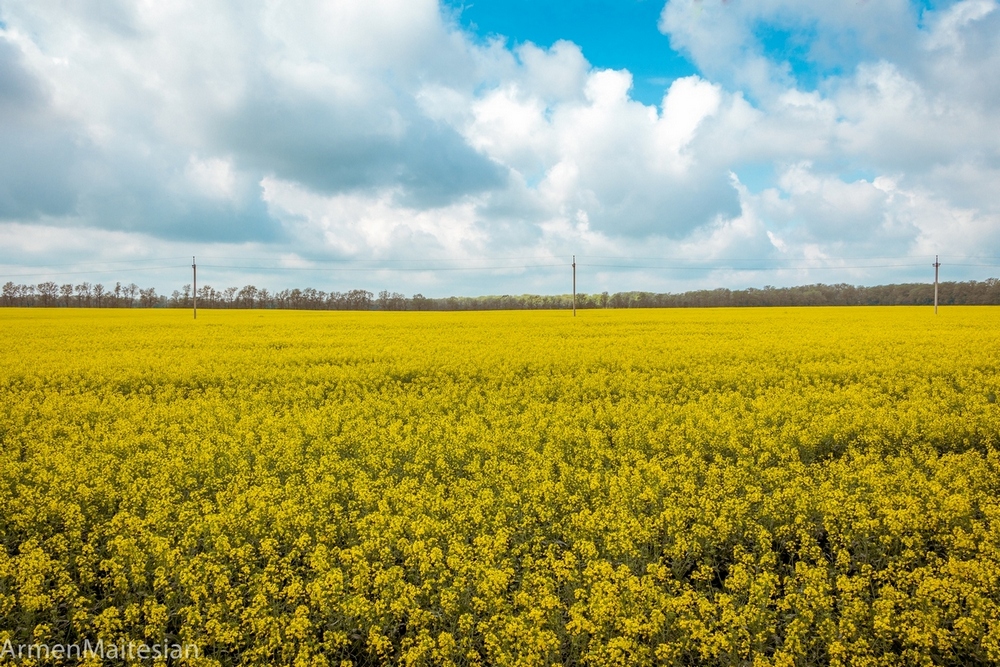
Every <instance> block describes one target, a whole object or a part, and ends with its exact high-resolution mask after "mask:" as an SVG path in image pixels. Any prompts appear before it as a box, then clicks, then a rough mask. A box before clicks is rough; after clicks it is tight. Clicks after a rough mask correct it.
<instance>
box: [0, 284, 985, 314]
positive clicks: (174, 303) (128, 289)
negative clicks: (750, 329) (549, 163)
mask: <svg viewBox="0 0 1000 667" xmlns="http://www.w3.org/2000/svg"><path fill="white" fill-rule="evenodd" d="M938 294H939V297H938V298H939V302H940V303H941V304H943V305H949V304H953V305H960V304H962V305H998V304H1000V280H998V279H996V278H989V279H987V280H984V281H982V282H977V281H975V280H971V281H968V282H947V283H941V284H940V286H939V292H938ZM193 296H194V295H193V294H192V291H191V286H190V285H185V286H184V287H183V288H181V289H180V290H174V291H173V293H172V294H170V296H167V295H165V294H157V292H156V289H155V288H153V287H148V288H145V289H142V288H140V287H139V286H138V285H136V284H135V283H130V284H128V285H122V284H121V283H120V282H118V283H115V285H114V286H113V287H105V286H104V285H103V284H101V283H96V284H91V283H88V282H83V283H80V284H78V285H72V284H69V283H67V284H65V285H58V284H56V283H54V282H44V283H39V284H37V285H16V284H14V283H13V282H8V283H6V284H5V285H4V286H3V294H2V301H0V305H3V306H8V307H47V308H60V307H61V308H68V307H73V308H191V307H192V306H193V305H194V304H193ZM197 300H198V307H199V308H272V309H282V308H285V309H296V310H543V309H566V308H572V306H573V299H572V296H571V295H569V294H559V295H552V296H545V295H537V294H522V295H519V296H511V295H508V294H504V295H503V296H475V297H469V296H450V297H446V298H428V297H425V296H423V295H422V294H414V295H413V296H410V297H407V296H406V295H404V294H400V293H399V292H389V291H386V290H383V291H381V292H379V293H378V294H374V293H372V292H369V291H368V290H361V289H356V290H350V291H347V292H324V291H322V290H317V289H313V288H312V287H307V288H305V289H285V290H281V291H275V292H272V291H269V290H267V289H259V288H257V287H255V286H254V285H246V286H244V287H242V288H240V287H227V288H226V289H223V290H216V289H215V288H213V287H212V286H211V285H204V286H202V287H200V288H198V294H197ZM932 303H934V286H933V285H931V284H925V283H906V284H900V285H878V286H875V287H859V286H855V285H847V284H843V283H842V284H838V285H823V284H816V285H802V286H799V287H770V286H768V287H764V288H763V289H756V288H753V287H751V288H748V289H743V290H729V289H714V290H699V291H694V292H681V293H678V294H671V293H665V294H657V293H654V292H616V293H615V294H609V293H607V292H603V293H601V294H577V295H576V307H577V308H581V309H586V308H718V307H749V306H918V305H928V304H932Z"/></svg>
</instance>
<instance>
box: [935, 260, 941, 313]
mask: <svg viewBox="0 0 1000 667" xmlns="http://www.w3.org/2000/svg"><path fill="white" fill-rule="evenodd" d="M939 266H941V262H939V261H938V256H937V255H934V314H935V315H937V304H938V267H939Z"/></svg>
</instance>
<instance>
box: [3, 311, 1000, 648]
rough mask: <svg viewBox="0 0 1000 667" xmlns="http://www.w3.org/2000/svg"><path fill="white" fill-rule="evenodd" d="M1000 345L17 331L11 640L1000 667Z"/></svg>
mask: <svg viewBox="0 0 1000 667" xmlns="http://www.w3.org/2000/svg"><path fill="white" fill-rule="evenodd" d="M998 332H1000V310H998V309H993V308H989V307H951V308H944V309H942V310H941V313H940V314H939V315H938V316H936V317H935V316H934V315H933V311H931V310H930V309H928V308H907V307H893V308H862V307H856V308H799V309H792V308H789V309H778V308H775V309H728V310H726V309H723V310H694V309H692V310H681V309H677V310H614V311H612V310H592V311H581V313H580V315H579V316H578V317H576V318H573V317H571V316H570V315H569V313H567V312H565V311H548V312H484V313H425V312H410V313H391V312H364V313H346V312H336V313H334V312H323V313H315V312H287V311H286V312H274V311H203V312H201V313H199V317H198V319H197V320H192V319H191V315H190V313H188V312H181V311H175V310H150V311H142V312H138V311H128V310H110V311H107V310H105V311H95V310H71V309H60V310H51V309H3V310H0V334H2V341H3V343H2V345H3V347H2V353H0V539H2V540H3V544H4V548H3V549H0V647H5V646H10V647H12V648H13V649H15V650H16V649H17V647H18V646H24V645H35V646H39V645H45V644H52V645H82V644H84V643H85V642H89V643H90V644H96V643H97V642H103V645H104V646H127V645H132V644H147V645H155V646H160V645H164V646H167V645H178V646H196V647H197V649H198V650H197V651H194V652H192V653H191V654H190V655H186V656H184V657H181V658H178V659H177V660H176V661H175V662H179V663H180V664H192V665H301V666H306V665H316V666H320V665H342V666H344V665H383V664H387V665H388V664H392V665H395V664H402V665H526V666H532V665H538V666H541V665H592V666H604V665H622V666H625V665H753V666H763V665H775V666H779V665H780V666H785V665H857V666H861V665H872V666H876V665H878V666H881V665H886V666H888V665H972V664H997V663H998V662H1000V455H998V447H1000V403H998V402H997V396H998V395H1000V333H998ZM4 661H7V662H17V660H15V659H14V658H12V657H11V655H10V654H8V655H7V656H6V657H0V663H2V662H4ZM127 661H131V659H129V660H127ZM30 662H31V660H28V661H26V662H25V664H28V663H30ZM44 662H45V660H44V659H43V660H41V661H36V662H35V664H43V663H44ZM147 663H148V661H147Z"/></svg>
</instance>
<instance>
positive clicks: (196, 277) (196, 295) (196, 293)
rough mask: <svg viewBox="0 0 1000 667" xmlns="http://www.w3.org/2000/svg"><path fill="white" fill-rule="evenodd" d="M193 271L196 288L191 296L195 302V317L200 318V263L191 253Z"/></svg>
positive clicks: (193, 282) (193, 281)
mask: <svg viewBox="0 0 1000 667" xmlns="http://www.w3.org/2000/svg"><path fill="white" fill-rule="evenodd" d="M191 273H192V275H193V280H192V284H193V285H194V289H193V290H191V298H192V299H193V301H192V302H191V303H193V304H194V319H198V264H197V262H195V261H194V255H191Z"/></svg>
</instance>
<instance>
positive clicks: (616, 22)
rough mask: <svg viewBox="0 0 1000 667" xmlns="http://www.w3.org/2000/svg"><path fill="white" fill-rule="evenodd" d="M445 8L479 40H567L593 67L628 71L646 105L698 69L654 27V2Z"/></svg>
mask: <svg viewBox="0 0 1000 667" xmlns="http://www.w3.org/2000/svg"><path fill="white" fill-rule="evenodd" d="M446 8H447V9H448V10H450V11H451V12H454V14H455V16H456V18H457V19H458V21H459V22H460V24H461V25H462V27H463V28H465V29H467V30H468V31H469V32H471V33H473V34H474V35H476V36H477V37H478V38H479V39H481V40H488V39H491V38H497V37H499V38H503V39H505V40H507V42H508V44H509V45H516V44H518V43H522V42H533V43H534V44H537V45H539V46H545V47H548V46H551V45H552V44H554V43H555V42H557V41H559V40H568V41H571V42H573V43H575V44H577V45H579V47H580V48H581V50H582V51H583V53H584V54H585V55H586V57H587V59H588V60H589V61H590V63H591V64H592V65H593V66H595V67H604V68H610V69H627V70H629V71H630V72H631V73H632V76H633V88H632V97H633V99H636V100H639V101H641V102H643V103H645V104H659V103H660V101H661V100H662V99H663V92H664V90H665V88H666V86H667V85H668V84H669V82H670V81H673V80H674V79H676V78H678V77H682V76H690V75H691V74H695V73H696V71H697V70H696V68H695V67H694V65H693V64H692V63H691V62H690V61H689V60H688V59H687V58H685V57H684V56H683V55H682V54H680V53H678V52H677V51H674V50H673V49H671V48H670V39H669V37H667V36H666V35H664V34H663V33H661V32H660V30H659V29H658V28H657V24H658V23H659V18H660V12H661V11H663V3H662V2H659V1H654V0H578V1H576V2H565V1H561V2H559V1H556V0H535V1H534V2H533V1H531V0H476V1H475V2H454V1H451V2H448V3H447V4H446Z"/></svg>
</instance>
